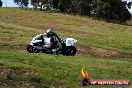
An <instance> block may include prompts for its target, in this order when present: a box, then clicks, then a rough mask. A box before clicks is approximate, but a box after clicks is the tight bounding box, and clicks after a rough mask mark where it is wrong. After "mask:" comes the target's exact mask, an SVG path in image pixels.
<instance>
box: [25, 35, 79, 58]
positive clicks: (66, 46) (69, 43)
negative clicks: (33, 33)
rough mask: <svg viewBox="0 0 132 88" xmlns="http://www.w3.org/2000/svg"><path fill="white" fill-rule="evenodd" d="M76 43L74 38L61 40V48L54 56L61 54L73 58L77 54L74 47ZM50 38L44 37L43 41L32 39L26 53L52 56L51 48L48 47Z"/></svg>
mask: <svg viewBox="0 0 132 88" xmlns="http://www.w3.org/2000/svg"><path fill="white" fill-rule="evenodd" d="M75 43H77V40H76V39H74V38H66V39H64V40H62V39H61V43H60V44H61V46H62V48H61V49H60V50H59V52H57V53H56V54H62V55H66V56H74V55H75V54H76V52H77V50H76V47H75V46H74V45H75ZM50 46H51V43H50V38H48V37H44V41H42V39H39V38H37V39H35V38H33V39H32V41H31V43H30V44H29V45H28V46H27V51H28V52H29V53H39V52H42V53H47V54H54V52H53V48H51V47H50Z"/></svg>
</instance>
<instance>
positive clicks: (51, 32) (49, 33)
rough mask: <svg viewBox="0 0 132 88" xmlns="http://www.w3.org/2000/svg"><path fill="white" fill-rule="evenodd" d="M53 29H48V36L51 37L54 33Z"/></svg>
mask: <svg viewBox="0 0 132 88" xmlns="http://www.w3.org/2000/svg"><path fill="white" fill-rule="evenodd" d="M53 33H54V32H53V30H52V29H48V30H47V36H49V37H51V36H52V35H53Z"/></svg>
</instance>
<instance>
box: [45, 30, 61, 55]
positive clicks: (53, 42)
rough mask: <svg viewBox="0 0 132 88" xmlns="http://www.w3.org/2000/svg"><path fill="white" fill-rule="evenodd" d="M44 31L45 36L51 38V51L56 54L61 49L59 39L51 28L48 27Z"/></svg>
mask: <svg viewBox="0 0 132 88" xmlns="http://www.w3.org/2000/svg"><path fill="white" fill-rule="evenodd" d="M46 33H47V34H46V35H47V37H50V38H51V39H50V42H51V48H52V49H53V50H52V51H53V53H55V54H57V53H58V52H59V51H60V50H61V49H62V45H61V39H60V38H59V36H58V35H57V34H56V33H55V32H54V31H53V30H52V29H48V30H47V32H46Z"/></svg>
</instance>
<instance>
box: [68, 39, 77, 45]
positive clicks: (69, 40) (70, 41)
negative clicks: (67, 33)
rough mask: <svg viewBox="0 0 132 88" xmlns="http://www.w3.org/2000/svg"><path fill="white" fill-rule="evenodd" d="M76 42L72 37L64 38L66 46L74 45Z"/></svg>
mask: <svg viewBox="0 0 132 88" xmlns="http://www.w3.org/2000/svg"><path fill="white" fill-rule="evenodd" d="M76 42H77V40H75V39H74V38H67V39H66V40H65V43H66V46H74V44H75V43H76Z"/></svg>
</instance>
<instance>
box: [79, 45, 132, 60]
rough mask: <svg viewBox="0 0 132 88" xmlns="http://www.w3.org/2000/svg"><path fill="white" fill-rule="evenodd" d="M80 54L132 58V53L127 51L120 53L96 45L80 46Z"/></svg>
mask: <svg viewBox="0 0 132 88" xmlns="http://www.w3.org/2000/svg"><path fill="white" fill-rule="evenodd" d="M77 49H78V54H81V55H85V56H88V55H89V56H94V57H105V58H132V56H131V55H128V54H125V53H119V52H117V51H112V50H108V49H103V48H98V47H96V46H79V47H77Z"/></svg>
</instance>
